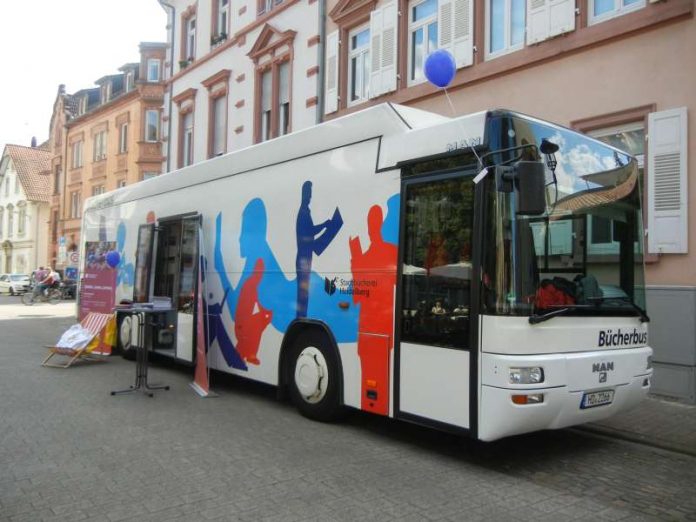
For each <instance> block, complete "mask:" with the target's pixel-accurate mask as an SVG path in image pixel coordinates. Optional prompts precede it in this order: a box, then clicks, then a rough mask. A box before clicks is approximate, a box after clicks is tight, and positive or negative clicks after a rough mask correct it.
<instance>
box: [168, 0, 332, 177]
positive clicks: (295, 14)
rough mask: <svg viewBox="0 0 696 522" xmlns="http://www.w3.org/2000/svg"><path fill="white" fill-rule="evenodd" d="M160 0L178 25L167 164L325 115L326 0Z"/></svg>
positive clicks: (173, 34) (172, 44)
mask: <svg viewBox="0 0 696 522" xmlns="http://www.w3.org/2000/svg"><path fill="white" fill-rule="evenodd" d="M159 2H160V4H161V5H162V7H163V8H164V9H165V11H167V14H168V29H169V32H168V42H169V50H168V55H167V63H166V64H165V74H166V76H167V79H168V89H167V93H166V95H165V103H164V111H165V115H164V117H163V118H162V133H163V135H164V137H165V140H166V144H165V147H166V148H165V151H164V156H165V157H166V158H167V160H166V161H165V166H164V168H165V169H166V170H173V169H176V168H179V167H183V166H186V165H190V164H191V163H194V162H199V161H202V160H205V159H208V158H211V157H213V156H217V155H219V154H223V153H225V152H229V151H233V150H238V149H241V148H244V147H247V146H249V145H252V144H254V143H258V142H261V141H265V140H267V139H271V138H274V137H276V136H281V135H283V134H287V133H289V132H292V131H296V130H300V129H303V128H306V127H309V126H312V125H314V124H316V123H317V122H318V121H320V115H321V112H322V110H321V94H320V91H321V89H320V88H319V86H320V85H321V82H322V79H321V77H320V67H319V64H320V63H322V62H323V55H322V53H323V46H322V45H320V42H321V40H322V33H323V30H324V29H323V25H322V24H321V23H320V16H319V9H320V5H323V4H322V3H321V2H317V1H316V0H307V1H303V2H299V1H298V0H258V1H257V0H242V1H237V2H232V1H231V0H198V1H192V0H169V1H166V0H159Z"/></svg>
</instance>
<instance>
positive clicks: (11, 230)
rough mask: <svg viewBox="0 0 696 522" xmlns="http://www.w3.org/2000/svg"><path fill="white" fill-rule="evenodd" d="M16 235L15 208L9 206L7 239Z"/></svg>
mask: <svg viewBox="0 0 696 522" xmlns="http://www.w3.org/2000/svg"><path fill="white" fill-rule="evenodd" d="M12 234H14V206H13V205H7V237H12Z"/></svg>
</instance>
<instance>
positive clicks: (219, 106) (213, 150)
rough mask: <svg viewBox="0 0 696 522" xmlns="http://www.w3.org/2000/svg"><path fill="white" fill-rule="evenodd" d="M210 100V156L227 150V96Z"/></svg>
mask: <svg viewBox="0 0 696 522" xmlns="http://www.w3.org/2000/svg"><path fill="white" fill-rule="evenodd" d="M211 102H212V107H211V111H210V116H211V119H212V121H211V122H210V132H211V135H210V156H211V157H212V156H219V155H221V154H224V153H225V152H226V151H227V143H226V141H227V132H226V131H227V96H218V97H217V98H214V99H213V100H212V101H211Z"/></svg>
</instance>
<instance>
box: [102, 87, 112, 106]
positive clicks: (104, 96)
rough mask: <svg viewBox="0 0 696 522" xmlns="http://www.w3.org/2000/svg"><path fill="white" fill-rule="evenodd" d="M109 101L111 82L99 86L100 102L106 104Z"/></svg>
mask: <svg viewBox="0 0 696 522" xmlns="http://www.w3.org/2000/svg"><path fill="white" fill-rule="evenodd" d="M110 99H111V82H106V83H105V84H103V85H102V86H101V102H102V104H104V103H107V102H108V101H109V100H110Z"/></svg>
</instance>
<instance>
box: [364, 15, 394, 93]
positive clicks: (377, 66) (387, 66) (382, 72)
mask: <svg viewBox="0 0 696 522" xmlns="http://www.w3.org/2000/svg"><path fill="white" fill-rule="evenodd" d="M397 25H398V12H397V9H396V3H394V2H392V3H390V4H387V5H385V6H384V7H382V8H381V9H376V10H374V11H373V12H372V13H370V62H371V63H370V98H375V97H377V96H380V95H382V94H385V93H387V92H391V91H395V90H396V56H397V49H396V44H397V38H396V36H397V35H396V31H397Z"/></svg>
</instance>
